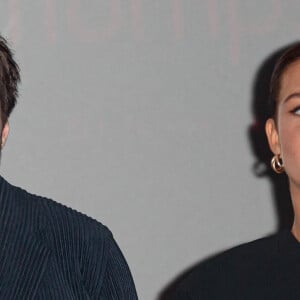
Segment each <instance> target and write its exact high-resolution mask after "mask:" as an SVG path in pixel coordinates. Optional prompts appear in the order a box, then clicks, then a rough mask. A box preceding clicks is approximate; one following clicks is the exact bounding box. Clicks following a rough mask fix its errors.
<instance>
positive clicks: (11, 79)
mask: <svg viewBox="0 0 300 300" xmlns="http://www.w3.org/2000/svg"><path fill="white" fill-rule="evenodd" d="M19 82H20V71H19V66H18V65H17V63H16V62H15V60H14V58H13V53H12V51H11V49H10V48H9V46H8V43H7V41H6V40H5V39H4V38H3V37H2V36H0V108H1V123H2V126H3V124H5V122H6V121H7V119H8V117H9V116H10V114H11V112H12V110H13V108H14V107H15V105H16V102H17V97H18V83H19Z"/></svg>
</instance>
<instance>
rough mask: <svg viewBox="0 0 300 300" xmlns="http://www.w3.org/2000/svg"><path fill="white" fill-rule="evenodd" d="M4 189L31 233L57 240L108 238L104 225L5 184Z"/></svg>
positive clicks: (44, 198) (59, 204) (47, 199)
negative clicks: (36, 232)
mask: <svg viewBox="0 0 300 300" xmlns="http://www.w3.org/2000/svg"><path fill="white" fill-rule="evenodd" d="M5 185H6V187H7V189H8V190H10V192H11V195H12V196H11V198H12V199H13V202H14V207H15V209H16V210H19V211H22V212H24V213H23V214H22V216H23V218H24V219H23V222H24V224H28V225H30V226H31V227H33V230H39V231H43V232H44V233H45V234H47V235H48V234H49V237H50V236H51V235H52V236H53V237H54V236H55V238H56V239H57V238H59V237H62V238H75V239H78V238H85V239H99V238H103V239H105V238H106V237H107V236H108V235H109V236H111V232H110V231H109V229H108V228H107V227H106V226H105V225H103V224H102V223H101V222H99V221H97V220H96V219H94V218H92V217H90V216H88V215H87V214H84V213H81V212H79V211H77V210H76V209H74V208H72V207H69V206H67V205H65V204H62V203H60V202H58V201H56V200H53V199H51V198H48V197H45V196H41V195H37V194H34V193H32V192H29V191H27V190H26V189H24V188H21V187H18V186H15V185H12V184H10V183H8V182H5ZM29 223H30V224H29Z"/></svg>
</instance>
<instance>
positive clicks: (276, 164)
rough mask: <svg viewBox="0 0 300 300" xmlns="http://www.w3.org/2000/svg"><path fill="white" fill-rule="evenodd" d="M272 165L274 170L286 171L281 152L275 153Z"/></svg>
mask: <svg viewBox="0 0 300 300" xmlns="http://www.w3.org/2000/svg"><path fill="white" fill-rule="evenodd" d="M271 166H272V169H273V170H274V172H276V173H277V174H281V173H283V172H284V165H283V161H282V159H281V157H280V154H275V155H274V156H273V158H272V160H271Z"/></svg>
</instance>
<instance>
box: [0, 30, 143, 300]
mask: <svg viewBox="0 0 300 300" xmlns="http://www.w3.org/2000/svg"><path fill="white" fill-rule="evenodd" d="M19 80H20V76H19V69H18V66H17V64H16V63H15V61H14V59H13V56H12V53H11V51H10V49H9V48H8V46H7V44H6V41H5V40H4V39H3V38H2V37H1V36H0V108H1V149H2V148H3V147H4V145H5V142H6V140H7V137H8V133H9V124H8V117H9V115H10V113H11V112H12V110H13V108H14V106H15V104H16V98H17V94H18V89H17V88H18V82H19ZM0 299H63V300H67V299H109V300H113V299H128V300H132V299H137V295H136V291H135V287H134V283H133V280H132V277H131V274H130V271H129V268H128V266H127V264H126V261H125V259H124V257H123V255H122V253H121V251H120V249H119V248H118V246H117V244H116V242H115V241H114V239H113V236H112V234H111V232H110V231H109V230H108V228H107V227H105V226H104V225H102V224H100V223H99V222H97V221H96V220H93V219H92V218H90V217H87V216H85V215H83V214H81V213H79V212H76V211H74V210H72V209H70V208H67V207H65V206H63V205H62V204H59V203H57V202H54V201H53V200H50V199H47V198H44V197H40V196H37V195H33V194H30V193H28V192H26V191H25V190H23V189H21V188H18V187H15V186H13V185H11V184H9V183H8V182H7V181H5V180H4V179H3V178H2V177H1V176H0Z"/></svg>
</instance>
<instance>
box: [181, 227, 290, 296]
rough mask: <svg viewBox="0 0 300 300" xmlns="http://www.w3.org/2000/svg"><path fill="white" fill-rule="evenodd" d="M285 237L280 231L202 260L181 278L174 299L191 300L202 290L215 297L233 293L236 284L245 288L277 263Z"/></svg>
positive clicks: (283, 232) (284, 233)
mask: <svg viewBox="0 0 300 300" xmlns="http://www.w3.org/2000/svg"><path fill="white" fill-rule="evenodd" d="M286 234H287V233H286V232H285V231H282V232H279V233H276V234H272V235H269V236H266V237H263V238H259V239H255V240H252V241H250V242H246V243H242V244H240V245H237V246H234V247H232V248H229V249H227V250H225V251H222V252H221V253H218V254H216V255H214V256H211V257H209V258H207V259H205V260H203V261H202V262H200V263H198V264H197V265H195V266H194V267H192V268H191V269H190V270H189V271H188V272H186V273H185V274H184V275H182V277H181V279H180V280H179V281H178V283H177V288H176V296H177V297H179V298H178V299H186V298H184V295H186V294H189V296H190V297H191V299H194V297H195V295H200V294H202V293H204V290H205V293H208V294H209V295H214V296H219V295H221V293H223V292H224V291H226V292H229V291H232V290H235V289H236V283H237V282H242V284H248V282H251V280H252V279H251V278H255V277H256V276H262V275H263V274H264V270H266V271H267V272H268V271H269V270H270V266H272V265H274V261H278V259H279V258H280V253H281V250H282V246H283V245H282V243H283V239H284V238H285V236H286ZM233 285H234V286H233ZM178 295H180V296H178ZM176 299H177V298H176ZM189 299H190V298H189ZM195 299H197V298H195ZM203 299H207V298H203ZM214 299H215V298H214ZM226 299H227V298H226Z"/></svg>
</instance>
